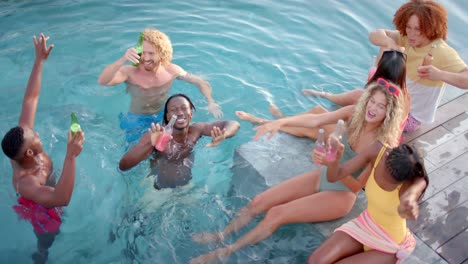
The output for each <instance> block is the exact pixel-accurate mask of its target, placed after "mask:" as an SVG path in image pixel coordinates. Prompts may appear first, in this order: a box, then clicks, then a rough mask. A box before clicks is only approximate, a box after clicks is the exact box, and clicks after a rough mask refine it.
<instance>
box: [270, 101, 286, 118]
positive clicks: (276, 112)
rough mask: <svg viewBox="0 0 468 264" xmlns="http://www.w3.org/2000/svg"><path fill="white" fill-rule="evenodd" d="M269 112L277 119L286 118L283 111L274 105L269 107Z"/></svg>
mask: <svg viewBox="0 0 468 264" xmlns="http://www.w3.org/2000/svg"><path fill="white" fill-rule="evenodd" d="M268 110H270V113H271V115H272V116H273V117H274V118H276V119H280V118H283V117H286V116H285V115H284V114H283V113H282V112H281V110H279V108H278V107H277V106H276V105H274V104H271V105H270V106H269V107H268Z"/></svg>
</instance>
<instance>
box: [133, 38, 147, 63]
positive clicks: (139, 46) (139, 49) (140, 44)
mask: <svg viewBox="0 0 468 264" xmlns="http://www.w3.org/2000/svg"><path fill="white" fill-rule="evenodd" d="M144 37H145V35H144V34H143V32H141V33H140V37H139V38H138V42H137V43H136V44H135V46H134V48H135V49H136V51H137V52H138V55H139V56H140V57H141V53H142V52H143V39H144ZM132 65H133V66H138V65H140V63H132Z"/></svg>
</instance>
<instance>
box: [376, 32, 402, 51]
mask: <svg viewBox="0 0 468 264" xmlns="http://www.w3.org/2000/svg"><path fill="white" fill-rule="evenodd" d="M399 36H400V32H398V30H388V29H377V30H374V31H372V32H371V33H370V34H369V40H370V41H371V42H372V44H374V45H376V46H380V47H384V48H388V49H400V46H399V45H398V38H399Z"/></svg>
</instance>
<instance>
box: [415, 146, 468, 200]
mask: <svg viewBox="0 0 468 264" xmlns="http://www.w3.org/2000/svg"><path fill="white" fill-rule="evenodd" d="M467 161H468V153H464V154H463V155H461V156H459V157H458V158H456V159H454V160H452V161H451V162H449V163H447V164H445V165H444V166H442V167H440V168H438V169H437V170H435V171H433V172H432V173H430V174H429V186H428V188H427V190H426V194H425V195H424V197H423V201H424V200H427V199H429V198H431V197H432V196H433V195H435V194H436V193H438V192H440V191H441V190H443V189H445V188H447V187H448V186H450V185H451V184H452V183H454V182H456V181H459V180H460V179H461V178H463V177H465V176H468V162H467Z"/></svg>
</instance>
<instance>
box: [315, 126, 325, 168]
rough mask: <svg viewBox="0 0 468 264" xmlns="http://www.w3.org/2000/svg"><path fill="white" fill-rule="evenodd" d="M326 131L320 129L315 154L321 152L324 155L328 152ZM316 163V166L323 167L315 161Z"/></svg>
mask: <svg viewBox="0 0 468 264" xmlns="http://www.w3.org/2000/svg"><path fill="white" fill-rule="evenodd" d="M324 138H325V130H323V128H320V129H319V131H318V137H317V141H315V148H314V152H320V153H323V154H326V152H327V148H326V146H325V140H324ZM314 163H315V164H316V165H321V164H319V163H317V162H315V161H314Z"/></svg>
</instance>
